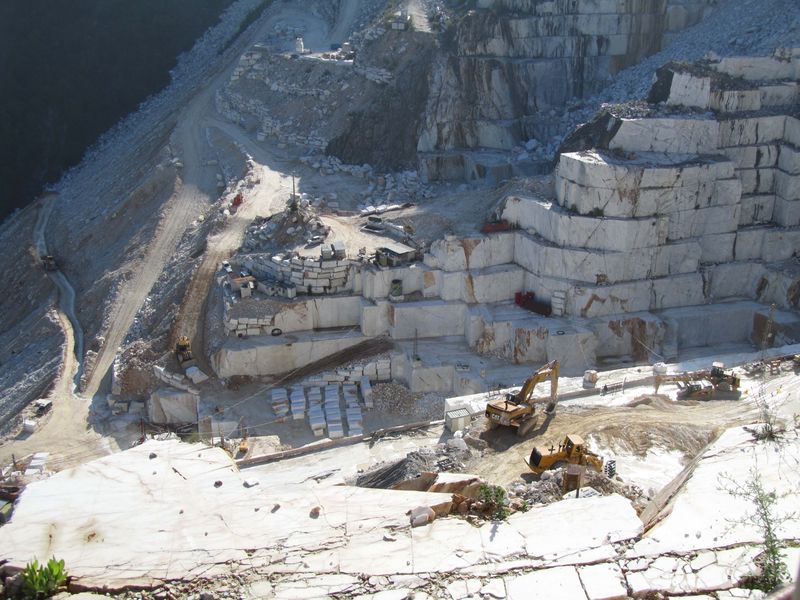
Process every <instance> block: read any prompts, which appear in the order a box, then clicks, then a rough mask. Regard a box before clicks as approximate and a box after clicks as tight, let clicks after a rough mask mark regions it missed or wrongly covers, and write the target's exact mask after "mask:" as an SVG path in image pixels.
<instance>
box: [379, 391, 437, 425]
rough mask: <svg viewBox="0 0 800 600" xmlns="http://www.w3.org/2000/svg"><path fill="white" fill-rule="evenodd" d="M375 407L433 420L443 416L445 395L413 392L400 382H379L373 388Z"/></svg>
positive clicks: (421, 419) (420, 418)
mask: <svg viewBox="0 0 800 600" xmlns="http://www.w3.org/2000/svg"><path fill="white" fill-rule="evenodd" d="M372 394H373V401H374V402H375V408H376V409H378V410H379V411H381V412H387V413H392V414H396V415H404V416H410V417H413V418H414V420H415V421H431V420H434V419H439V418H441V416H442V407H443V406H444V397H443V396H441V395H440V394H434V393H425V394H422V393H416V394H414V393H412V392H411V391H410V390H409V389H408V388H407V387H406V386H404V385H401V384H399V383H379V384H377V385H375V386H373V388H372Z"/></svg>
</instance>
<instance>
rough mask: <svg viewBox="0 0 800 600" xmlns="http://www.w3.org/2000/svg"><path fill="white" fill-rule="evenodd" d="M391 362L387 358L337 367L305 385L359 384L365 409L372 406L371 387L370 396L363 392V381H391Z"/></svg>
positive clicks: (320, 374)
mask: <svg viewBox="0 0 800 600" xmlns="http://www.w3.org/2000/svg"><path fill="white" fill-rule="evenodd" d="M391 379H392V361H391V360H390V359H389V358H378V359H376V360H371V361H368V362H365V363H363V364H351V365H347V366H343V367H339V368H338V369H336V370H335V371H324V372H322V373H318V374H316V375H313V376H311V377H309V378H308V379H307V380H305V383H306V384H307V385H328V384H331V383H346V382H355V381H359V382H361V389H362V394H363V395H364V401H365V403H366V405H367V407H371V405H372V397H371V389H372V388H371V387H369V388H368V389H369V390H370V394H367V393H366V392H364V388H365V383H364V382H365V381H366V383H367V384H368V383H369V382H370V381H391Z"/></svg>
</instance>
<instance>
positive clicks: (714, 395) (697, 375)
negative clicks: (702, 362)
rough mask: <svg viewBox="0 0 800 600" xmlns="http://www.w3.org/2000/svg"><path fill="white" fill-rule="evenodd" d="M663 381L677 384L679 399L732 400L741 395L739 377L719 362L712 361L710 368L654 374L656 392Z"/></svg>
mask: <svg viewBox="0 0 800 600" xmlns="http://www.w3.org/2000/svg"><path fill="white" fill-rule="evenodd" d="M664 383H677V384H678V394H677V396H678V399H679V400H711V399H716V400H726V399H727V400H733V399H736V398H738V397H739V396H740V395H741V392H740V391H739V385H740V381H739V378H738V377H737V376H736V375H734V374H733V371H725V365H723V364H722V363H719V362H715V363H712V365H711V369H710V370H702V371H691V372H687V373H675V374H671V375H656V378H655V392H656V393H658V388H659V387H660V386H661V385H662V384H664Z"/></svg>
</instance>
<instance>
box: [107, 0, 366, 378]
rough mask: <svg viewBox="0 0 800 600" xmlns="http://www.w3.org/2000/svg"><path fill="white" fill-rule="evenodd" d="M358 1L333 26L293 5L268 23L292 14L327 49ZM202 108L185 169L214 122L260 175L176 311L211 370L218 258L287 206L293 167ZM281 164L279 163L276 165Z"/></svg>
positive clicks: (213, 239) (348, 2) (185, 130)
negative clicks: (208, 343)
mask: <svg viewBox="0 0 800 600" xmlns="http://www.w3.org/2000/svg"><path fill="white" fill-rule="evenodd" d="M359 4H360V2H359V0H345V2H343V3H342V7H341V10H340V11H339V14H338V15H337V22H336V24H335V25H334V27H333V28H332V29H330V30H329V31H327V30H326V29H325V28H324V24H323V23H322V22H321V21H320V20H319V19H318V18H316V17H313V16H311V15H308V14H306V13H303V12H302V11H298V10H297V9H296V8H293V7H289V8H287V10H286V11H283V12H281V13H278V14H277V15H275V16H273V17H272V18H271V19H269V20H268V21H267V24H266V25H265V27H267V26H269V25H270V24H271V23H273V22H274V21H276V20H286V19H288V18H291V19H293V22H294V24H297V23H303V24H305V25H306V41H307V42H310V43H312V42H313V44H314V45H316V46H320V47H321V48H322V49H326V48H327V47H328V45H329V44H330V43H332V42H334V41H341V40H342V39H343V38H344V36H346V35H347V32H348V31H349V29H350V27H351V26H352V23H353V21H354V20H355V17H356V15H357V14H358V8H359ZM210 91H211V90H210V89H209V90H206V92H204V94H206V95H208V94H210ZM203 108H206V109H208V107H207V106H206V107H203V106H202V105H201V104H200V103H199V102H195V103H193V109H192V110H191V111H190V112H189V115H188V116H187V118H185V119H183V120H182V122H181V128H180V129H179V133H180V135H179V139H180V144H181V146H182V147H183V148H184V152H183V160H184V164H185V167H184V168H185V170H186V174H187V175H189V174H192V175H195V176H196V174H197V173H196V170H197V169H198V168H199V164H200V155H199V153H198V148H199V142H198V136H197V135H192V133H195V134H196V133H197V132H198V131H199V130H201V129H202V128H203V127H206V126H209V127H210V126H213V127H215V128H216V129H218V130H219V131H221V132H222V133H224V134H225V135H227V136H228V137H230V138H231V139H232V140H234V141H235V142H236V143H237V144H238V145H239V147H241V148H244V149H245V150H246V151H247V153H248V154H250V156H251V157H252V158H253V160H254V162H255V163H256V165H257V166H256V170H257V173H256V175H258V178H259V180H260V184H259V185H258V186H257V187H256V188H255V189H254V190H253V193H252V194H249V195H247V196H246V198H245V201H244V203H243V204H242V205H241V206H240V207H239V209H238V210H237V211H236V213H234V214H233V215H232V216H231V217H230V218H229V219H228V221H227V223H226V226H225V228H224V230H223V231H222V232H220V233H218V234H216V235H213V236H209V238H208V240H207V243H206V251H205V253H204V255H203V259H202V262H201V263H200V266H199V267H198V269H197V271H195V274H194V276H193V277H192V281H191V283H190V284H189V287H188V289H187V292H186V294H185V296H184V300H183V304H182V305H181V308H180V311H179V314H178V319H177V323H176V327H175V328H174V329H173V335H174V336H178V335H186V336H188V337H189V339H191V340H192V347H193V348H195V349H196V351H195V354H196V355H197V360H198V364H199V366H200V368H201V369H202V370H203V371H204V372H206V373H207V374H211V368H210V365H209V364H208V361H207V359H206V357H205V356H204V353H205V334H204V329H205V328H204V323H205V313H206V307H207V305H208V295H209V292H210V290H211V287H212V285H213V283H214V273H215V272H216V271H217V270H218V269H219V265H220V263H221V262H222V261H223V260H224V259H226V258H228V257H229V256H231V255H232V254H233V253H234V252H235V251H236V250H237V249H238V248H239V246H240V245H241V243H242V239H243V238H244V234H245V230H246V229H247V225H248V224H249V223H250V222H251V221H252V220H253V219H254V218H255V217H256V216H258V215H261V216H268V215H271V214H273V213H276V212H278V211H280V210H282V209H283V208H284V207H285V204H286V200H287V199H288V195H289V193H288V192H289V187H288V185H287V176H286V175H285V173H288V172H290V171H291V167H292V164H291V162H290V160H289V159H288V158H287V157H286V156H284V155H282V154H279V153H278V152H277V151H275V150H268V149H266V148H264V147H263V146H259V145H258V144H255V143H254V142H253V140H252V139H250V138H249V137H248V136H247V135H246V133H245V132H244V131H243V130H242V129H241V128H239V127H236V126H233V125H231V124H230V123H227V122H224V121H221V120H219V119H216V118H214V117H212V116H207V117H206V116H203V115H202V114H201V113H200V110H201V109H203ZM206 112H207V113H211V111H210V110H206ZM190 125H191V126H193V129H190V128H189V127H190ZM278 167H281V169H280V170H278ZM120 341H121V340H120Z"/></svg>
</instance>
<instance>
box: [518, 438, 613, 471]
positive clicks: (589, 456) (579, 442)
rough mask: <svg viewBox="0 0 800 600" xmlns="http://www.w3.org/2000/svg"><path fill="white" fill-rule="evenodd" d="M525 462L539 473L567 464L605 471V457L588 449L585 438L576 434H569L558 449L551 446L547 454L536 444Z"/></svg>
mask: <svg viewBox="0 0 800 600" xmlns="http://www.w3.org/2000/svg"><path fill="white" fill-rule="evenodd" d="M525 464H527V465H528V468H529V469H530V470H531V471H533V472H534V473H536V474H537V475H541V474H542V473H544V472H545V471H547V470H548V469H552V468H554V467H555V468H557V467H560V466H561V465H565V464H571V465H585V466H587V467H591V468H592V469H594V470H595V471H598V472H600V473H602V472H603V457H602V456H599V455H597V454H595V453H594V452H592V451H591V450H588V449H587V448H586V443H585V442H584V441H583V438H582V437H581V436H579V435H575V434H570V435H567V436H566V437H565V438H564V441H563V442H562V443H561V444H559V445H558V448H557V449H556V448H555V447H554V446H550V449H549V450H548V453H547V454H544V453H543V452H542V451H541V450H539V449H538V448H536V447H535V446H534V448H533V450H531V455H530V458H529V459H528V460H526V461H525Z"/></svg>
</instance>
